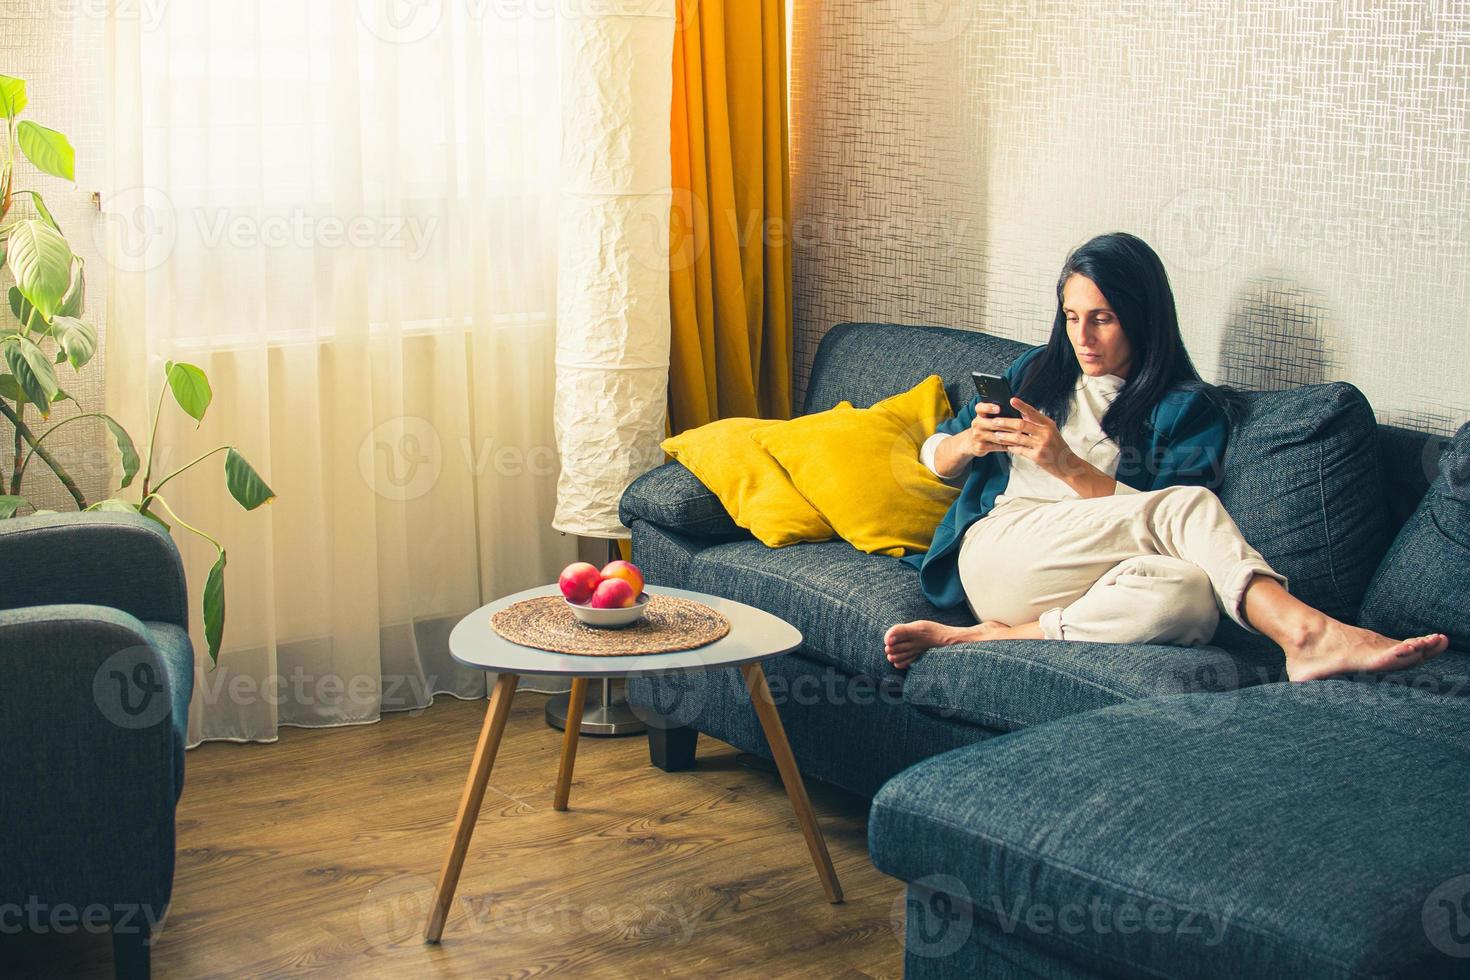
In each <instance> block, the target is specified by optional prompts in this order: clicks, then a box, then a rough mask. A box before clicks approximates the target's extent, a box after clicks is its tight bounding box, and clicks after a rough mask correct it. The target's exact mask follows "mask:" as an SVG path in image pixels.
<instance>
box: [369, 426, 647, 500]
mask: <svg viewBox="0 0 1470 980" xmlns="http://www.w3.org/2000/svg"><path fill="white" fill-rule="evenodd" d="M655 448H656V447H655ZM458 449H459V454H458V457H457V463H456V465H459V464H463V466H464V467H465V471H466V472H468V473H469V474H470V475H471V476H473V477H476V478H479V477H483V476H487V475H494V476H497V477H502V478H513V479H521V478H526V477H529V478H531V479H533V480H545V479H552V478H554V477H556V475H557V474H558V473H559V472H560V470H561V457H560V456H559V455H558V454H557V451H556V447H555V446H552V445H549V444H540V445H533V446H521V445H515V444H508V443H501V442H497V441H496V440H495V439H494V438H486V439H481V440H479V441H478V442H474V441H472V440H471V439H470V438H469V437H468V436H462V437H460V438H459V440H458ZM661 452H662V451H661V450H660V453H661ZM452 455H453V454H452V453H451V454H449V456H452ZM662 461H663V459H662V456H660V458H659V459H658V460H657V462H662ZM449 462H450V459H449V458H447V456H446V453H445V450H444V441H443V440H442V439H441V438H440V436H439V429H438V427H437V426H435V425H434V423H432V422H430V421H429V420H428V419H425V418H420V417H419V416H416V415H401V416H398V417H397V418H391V419H388V420H386V421H384V422H380V423H379V424H378V425H376V426H374V427H373V428H372V430H371V431H369V432H368V433H367V434H366V435H365V436H363V438H362V441H361V442H359V443H358V448H357V469H358V473H359V474H360V475H361V476H362V479H363V481H364V482H365V483H367V485H368V486H370V487H372V488H373V492H374V493H376V494H377V495H378V496H380V497H383V498H384V499H386V500H396V501H406V500H416V499H418V498H419V497H422V496H424V495H425V494H427V493H429V492H430V491H432V490H433V489H434V487H435V486H436V485H438V483H439V479H440V477H442V476H443V474H444V468H445V466H446V465H448V464H449ZM653 465H656V463H651V464H650V466H649V467H647V468H649V469H651V468H652V466H653Z"/></svg>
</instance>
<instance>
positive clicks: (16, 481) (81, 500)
mask: <svg viewBox="0 0 1470 980" xmlns="http://www.w3.org/2000/svg"><path fill="white" fill-rule="evenodd" d="M21 411H22V412H24V411H25V408H24V407H22V408H21ZM0 415H4V416H5V417H6V418H8V419H9V420H10V424H11V425H13V426H15V443H16V446H17V447H20V444H21V440H22V439H24V440H25V442H27V443H28V444H30V447H31V449H32V450H33V451H34V452H35V454H36V455H37V456H39V457H41V462H43V463H45V464H46V465H47V466H48V467H50V468H51V472H52V473H55V474H56V478H57V479H58V480H60V481H61V485H62V486H63V487H66V492H67V493H69V494H71V499H73V500H75V501H76V502H77V510H86V509H87V498H86V497H85V496H83V495H82V490H81V488H80V487H78V486H77V484H76V481H75V480H73V479H72V478H71V474H69V473H67V472H66V468H65V467H64V466H62V465H61V464H60V463H58V462H57V461H56V457H54V456H52V455H51V453H50V452H49V451H48V450H46V449H44V448H42V446H41V444H40V442H39V440H37V439H36V434H35V433H34V432H32V431H31V429H30V426H28V425H26V424H25V422H23V421H22V420H21V418H20V416H18V415H16V414H15V412H14V411H12V410H11V408H10V405H9V404H7V403H6V401H5V399H3V398H0ZM15 458H16V461H17V462H20V461H21V459H22V457H21V453H20V451H19V449H17V451H16V454H15ZM21 475H22V474H21V473H19V472H18V473H15V474H13V475H12V476H11V493H14V494H19V493H20V477H21Z"/></svg>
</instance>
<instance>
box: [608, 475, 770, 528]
mask: <svg viewBox="0 0 1470 980" xmlns="http://www.w3.org/2000/svg"><path fill="white" fill-rule="evenodd" d="M618 519H619V520H620V521H622V522H623V525H624V526H625V527H632V526H633V522H634V521H635V520H644V521H647V522H648V523H650V524H657V525H658V526H659V527H663V528H668V529H669V530H671V531H677V532H678V533H680V534H682V535H685V536H687V537H691V538H695V539H700V540H705V541H741V540H744V539H746V538H749V537H750V536H751V534H750V532H749V531H747V530H745V528H743V527H740V526H739V525H738V524H736V523H735V521H734V519H733V518H731V517H730V514H729V512H728V511H726V510H725V505H724V504H722V503H720V498H719V497H717V496H715V495H714V493H713V491H711V490H710V489H709V487H707V486H705V485H704V484H703V483H701V482H700V481H699V477H697V476H695V475H694V474H693V473H691V472H689V470H688V469H686V468H685V467H684V465H683V464H681V463H677V462H674V463H665V464H664V465H663V466H659V467H656V468H654V469H651V470H649V471H648V472H647V473H644V474H643V475H642V476H640V477H639V478H638V479H636V480H634V481H633V482H632V483H631V484H630V485H629V486H628V489H627V490H624V491H623V496H622V499H621V500H620V501H619V503H618Z"/></svg>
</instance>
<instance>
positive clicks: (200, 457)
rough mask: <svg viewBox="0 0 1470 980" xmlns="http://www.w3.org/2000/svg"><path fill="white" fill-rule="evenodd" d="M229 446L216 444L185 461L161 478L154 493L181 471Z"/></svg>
mask: <svg viewBox="0 0 1470 980" xmlns="http://www.w3.org/2000/svg"><path fill="white" fill-rule="evenodd" d="M229 448H230V447H229V446H216V447H215V448H214V449H211V450H210V451H209V452H207V453H205V454H204V455H202V456H196V457H194V458H193V459H191V460H189V462H187V463H185V464H184V465H183V466H180V467H179V468H178V469H176V470H174V471H173V472H172V473H170V474H169V475H168V476H166V477H164V478H163V479H162V480H159V481H158V486H156V487H154V488H153V492H154V493H157V492H158V491H160V490H162V489H163V485H164V484H165V483H167V482H168V481H169V480H172V479H173V478H174V477H176V476H178V475H179V474H180V473H182V472H184V471H185V470H187V469H188V468H189V467H191V466H193V465H195V464H196V463H202V462H204V461H205V460H206V459H208V458H209V457H211V456H213V455H214V454H215V453H222V452H224V451H225V450H226V449H229Z"/></svg>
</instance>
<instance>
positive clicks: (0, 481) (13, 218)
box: [0, 75, 275, 662]
mask: <svg viewBox="0 0 1470 980" xmlns="http://www.w3.org/2000/svg"><path fill="white" fill-rule="evenodd" d="M26 104H27V98H26V85H25V82H24V81H23V80H21V79H19V78H12V77H10V76H7V75H0V114H3V115H4V118H5V144H4V149H3V157H0V286H8V288H7V289H6V298H7V300H8V303H7V305H8V311H0V353H3V358H4V366H3V368H0V415H3V416H4V417H5V419H6V420H7V421H8V422H9V423H10V425H11V427H12V429H13V430H14V431H13V441H12V448H13V454H12V457H11V461H10V463H9V466H8V471H7V466H6V464H5V463H4V462H3V461H0V519H3V518H10V517H14V516H17V515H19V514H21V513H25V512H30V511H36V508H35V507H34V506H33V505H32V504H31V503H30V501H29V500H27V499H26V498H25V497H24V496H23V494H22V491H23V489H24V482H25V478H26V476H27V474H28V473H29V471H30V469H31V467H32V465H33V463H35V462H36V461H39V462H40V463H41V464H44V465H45V466H46V468H47V469H49V470H50V471H51V472H52V473H54V474H55V475H56V478H57V479H58V480H60V481H61V485H62V486H63V487H64V488H65V489H66V492H67V493H68V494H69V495H70V496H71V498H72V500H73V501H75V503H76V506H77V509H78V510H111V511H131V512H134V513H138V514H142V515H143V516H144V517H148V518H150V519H152V520H154V521H157V522H158V523H159V524H161V525H162V526H163V527H164V528H166V529H168V528H170V523H172V524H175V525H178V526H179V527H181V528H183V529H184V530H186V531H188V532H190V533H192V534H195V535H198V536H199V537H201V538H203V539H204V540H206V541H208V542H209V543H210V544H211V545H213V546H214V549H215V552H216V558H215V561H214V564H213V566H212V567H211V568H210V570H209V575H208V577H207V578H206V579H205V583H204V596H203V603H202V604H203V613H204V637H205V641H206V643H207V645H208V648H209V658H210V661H211V662H215V661H217V660H218V658H219V647H220V641H221V639H222V637H223V635H224V623H225V596H224V571H225V549H224V546H223V545H222V544H221V543H220V542H219V541H217V540H216V539H215V538H213V537H211V536H210V535H209V534H207V533H206V532H204V531H202V530H200V529H199V528H197V527H194V526H192V525H191V524H189V523H188V522H187V521H185V520H183V519H182V518H181V517H179V516H178V514H176V513H175V512H174V510H173V508H172V507H171V506H170V505H169V503H168V500H167V499H166V498H164V496H163V495H162V490H163V488H164V486H165V485H166V484H168V483H169V482H170V481H172V480H173V479H175V478H176V477H178V476H180V475H182V474H183V473H184V472H186V471H187V470H189V469H191V468H192V467H194V466H196V465H198V464H199V463H202V462H204V461H205V460H207V459H209V458H211V457H213V456H217V455H219V454H221V453H223V454H224V471H225V485H226V486H227V487H228V488H229V492H230V496H232V497H234V498H235V500H236V502H237V503H239V504H240V506H241V507H243V508H245V509H246V510H254V509H255V508H257V507H259V506H260V505H261V504H263V503H266V502H267V501H269V500H271V499H272V498H273V497H274V496H275V494H274V493H273V492H272V491H271V489H270V487H268V486H267V485H266V483H265V481H264V480H262V479H261V478H260V476H259V474H257V473H256V472H255V469H254V468H253V467H252V466H251V465H250V464H249V463H248V462H246V460H245V457H243V456H242V455H240V453H238V452H236V451H235V449H234V448H233V447H231V446H217V447H215V448H213V449H210V450H209V451H207V452H204V453H202V454H200V455H198V456H196V457H194V458H193V459H192V460H190V461H189V462H188V463H185V464H184V465H183V466H180V467H178V468H177V469H175V470H173V471H172V472H169V473H167V474H156V473H155V472H154V468H153V463H154V458H155V455H154V449H155V443H156V437H157V434H158V419H159V415H160V414H161V413H162V411H163V407H164V402H165V400H166V399H167V397H168V396H169V395H172V398H173V401H174V403H175V404H176V405H177V407H178V408H179V409H181V410H182V411H184V412H185V413H186V414H187V415H189V417H190V418H193V419H194V420H195V421H196V422H198V421H201V420H203V418H204V413H205V412H206V411H207V410H208V408H209V403H210V400H211V398H212V397H213V394H212V392H211V390H210V387H209V379H208V377H206V376H205V373H204V372H203V371H202V370H200V369H199V368H198V367H196V366H195V365H192V364H177V363H174V362H169V363H168V364H167V365H165V367H164V384H163V386H162V391H160V392H159V396H158V404H157V406H156V407H155V409H154V412H153V422H152V425H151V426H150V427H149V432H148V440H147V443H146V447H145V452H144V454H143V456H142V457H141V458H140V456H139V454H138V450H137V447H136V444H135V443H134V442H133V439H132V437H131V436H130V435H129V434H128V432H127V430H126V429H125V428H124V427H123V426H122V425H121V424H119V423H118V422H117V420H116V419H114V418H112V417H111V416H109V415H106V414H104V413H102V412H89V411H79V412H78V413H77V414H74V415H72V416H70V417H68V418H66V419H64V420H62V421H60V422H56V423H54V424H51V425H50V426H49V427H46V428H43V429H41V430H40V431H39V432H38V431H36V429H34V428H33V427H32V424H31V419H32V415H33V414H34V416H36V417H37V418H39V420H40V421H41V422H43V423H44V422H46V421H48V420H49V419H50V416H51V409H52V406H53V405H55V404H56V403H58V402H61V401H67V400H72V399H71V396H70V395H69V394H67V393H66V391H65V389H63V388H62V387H61V384H60V379H59V378H58V376H57V373H56V368H57V367H58V366H60V365H62V364H67V365H69V366H70V368H71V370H72V371H73V372H76V371H79V370H81V368H82V367H83V366H85V365H86V364H87V362H88V361H90V360H91V359H92V356H93V355H94V354H95V353H96V351H97V331H96V329H94V328H93V327H92V326H91V325H90V324H89V323H88V322H87V321H86V320H85V319H83V317H84V314H85V308H86V275H85V272H86V270H85V266H84V263H83V261H82V258H81V256H79V255H77V254H75V253H74V252H73V251H72V248H71V246H70V245H69V244H68V243H67V240H66V236H65V235H64V234H63V233H62V230H61V227H60V226H59V225H58V224H57V223H56V219H55V218H54V217H52V214H51V212H50V210H48V209H47V207H46V202H45V201H44V200H43V199H42V197H41V195H40V193H39V192H38V191H35V190H31V189H25V188H17V187H16V186H15V181H16V169H15V163H16V151H17V150H19V152H20V153H21V154H23V155H24V156H25V158H26V159H27V160H29V161H30V162H31V163H32V164H34V165H35V167H36V169H38V170H40V171H42V172H44V173H48V174H51V175H53V176H56V177H60V178H62V179H64V180H75V179H76V178H75V166H74V165H75V157H76V154H75V152H74V151H73V149H72V146H71V143H70V142H69V141H68V140H67V138H66V137H65V136H63V135H62V134H61V133H59V132H57V131H56V130H54V129H48V128H46V127H45V126H41V125H39V124H37V123H35V122H32V121H30V120H28V119H27V120H19V119H18V118H17V117H19V116H20V114H21V112H22V111H23V110H24V109H25V108H26ZM7 312H8V316H7ZM79 407H80V406H79ZM84 419H92V420H95V421H100V422H101V423H102V424H104V425H105V426H106V427H107V430H108V432H109V433H110V434H111V436H112V440H113V441H114V442H115V443H116V445H117V451H118V455H119V457H120V461H121V467H120V469H121V476H120V479H119V484H118V488H117V492H116V494H114V495H113V496H110V497H108V498H107V499H105V500H99V501H95V502H88V501H87V499H86V497H85V495H84V494H83V493H82V490H81V488H80V487H79V486H78V485H77V482H76V481H75V480H74V479H73V478H72V476H71V474H69V473H68V472H67V470H66V467H65V466H63V465H62V464H61V462H60V461H58V460H57V459H56V457H55V456H54V455H53V454H52V453H51V452H50V451H49V450H48V448H47V446H46V441H47V439H49V438H50V437H51V436H52V435H53V434H54V433H55V432H57V431H58V430H60V429H62V428H64V427H66V426H68V425H72V424H74V423H76V422H80V421H82V420H84ZM140 470H141V471H142V480H141V483H140V485H139V488H138V491H137V494H138V496H137V499H136V500H131V499H127V498H124V497H122V496H120V494H121V493H122V492H123V491H126V490H128V489H129V488H131V487H132V485H133V481H134V479H135V478H136V477H137V476H138V474H139V471H140Z"/></svg>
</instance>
